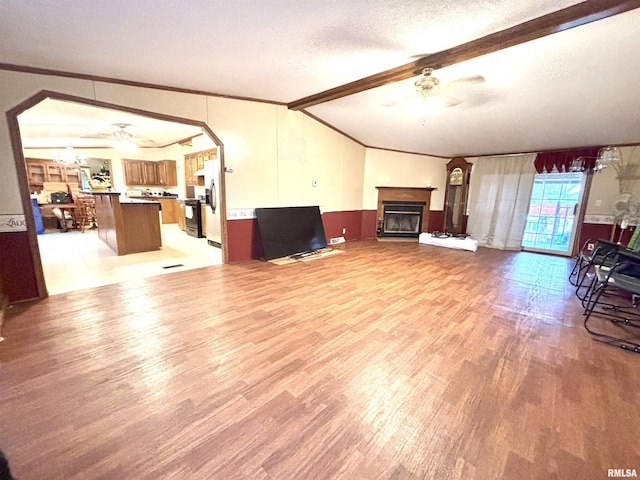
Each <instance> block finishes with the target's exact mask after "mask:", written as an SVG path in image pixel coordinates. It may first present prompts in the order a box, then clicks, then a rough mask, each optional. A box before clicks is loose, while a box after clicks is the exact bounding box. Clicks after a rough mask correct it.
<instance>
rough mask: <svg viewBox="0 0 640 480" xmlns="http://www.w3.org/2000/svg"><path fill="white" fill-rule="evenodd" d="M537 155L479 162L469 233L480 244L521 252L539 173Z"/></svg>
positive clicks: (473, 176) (472, 189)
mask: <svg viewBox="0 0 640 480" xmlns="http://www.w3.org/2000/svg"><path fill="white" fill-rule="evenodd" d="M535 158H536V155H535V154H528V155H512V156H502V157H482V158H478V159H476V162H475V164H474V165H473V171H472V173H471V180H470V186H469V219H468V223H467V232H469V234H470V235H471V236H472V237H473V238H474V239H476V240H478V245H481V246H485V247H491V248H498V249H500V250H505V249H506V250H519V249H520V243H521V242H522V234H523V232H524V226H525V222H526V219H527V211H528V209H529V199H530V197H531V189H532V188H533V180H534V177H535V174H536V170H535V166H534V163H533V161H534V159H535Z"/></svg>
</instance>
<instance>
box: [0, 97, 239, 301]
mask: <svg viewBox="0 0 640 480" xmlns="http://www.w3.org/2000/svg"><path fill="white" fill-rule="evenodd" d="M47 98H50V99H52V100H61V101H68V102H76V103H81V104H84V105H91V106H95V107H99V108H108V109H111V110H118V111H123V112H128V113H132V114H135V115H140V116H144V117H149V118H154V119H156V120H162V121H168V122H174V123H183V124H186V125H192V126H195V127H200V128H202V130H203V131H204V132H205V133H207V135H209V136H210V137H211V139H212V140H213V142H214V143H215V144H216V145H217V146H218V149H219V158H220V170H221V173H224V171H225V163H224V144H223V143H222V141H221V140H220V138H218V136H217V135H216V134H215V133H213V131H212V130H211V129H210V128H209V126H208V125H207V124H206V123H204V122H201V121H197V120H192V119H188V118H182V117H175V116H173V115H168V114H162V113H157V112H151V111H147V110H142V109H139V108H132V107H127V106H123V105H118V104H113V103H108V102H102V101H99V100H93V99H89V98H85V97H78V96H75V95H69V94H65V93H60V92H54V91H50V90H41V91H40V92H38V93H36V94H34V95H32V96H31V97H29V98H28V99H26V100H24V101H23V102H21V103H19V104H18V105H16V106H15V107H13V108H12V109H10V110H8V111H7V113H6V117H7V124H8V128H9V137H10V140H11V147H12V149H13V157H14V161H15V166H16V172H17V177H18V185H19V189H20V200H21V203H22V209H23V212H24V216H25V221H26V224H27V237H28V242H29V250H30V254H31V259H32V262H33V270H34V275H35V281H36V285H37V292H38V298H40V299H42V298H46V297H47V296H48V293H47V289H46V284H45V279H44V271H43V269H42V258H41V257H40V250H39V248H38V239H37V233H36V225H35V219H34V216H33V209H32V205H31V197H30V192H29V182H28V176H27V169H26V164H25V158H24V154H23V149H22V138H21V134H20V124H19V122H18V115H20V114H21V113H22V112H24V111H26V110H28V109H30V108H31V107H33V106H35V105H37V104H38V103H40V102H41V101H43V100H45V99H47ZM220 210H221V223H222V232H221V233H222V261H223V262H224V263H227V262H228V260H229V257H228V255H229V254H228V248H227V245H228V242H227V226H226V211H227V204H226V182H225V176H224V174H221V175H220Z"/></svg>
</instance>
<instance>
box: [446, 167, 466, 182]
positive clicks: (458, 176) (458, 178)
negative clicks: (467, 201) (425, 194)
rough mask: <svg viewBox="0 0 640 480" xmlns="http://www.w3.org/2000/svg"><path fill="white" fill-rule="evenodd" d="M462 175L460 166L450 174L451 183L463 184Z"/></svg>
mask: <svg viewBox="0 0 640 480" xmlns="http://www.w3.org/2000/svg"><path fill="white" fill-rule="evenodd" d="M462 177H463V173H462V169H461V168H460V167H456V168H454V169H453V170H451V174H450V175H449V185H462Z"/></svg>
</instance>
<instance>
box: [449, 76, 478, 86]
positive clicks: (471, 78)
mask: <svg viewBox="0 0 640 480" xmlns="http://www.w3.org/2000/svg"><path fill="white" fill-rule="evenodd" d="M486 81H487V79H486V78H484V77H483V76H482V75H468V76H466V77H460V78H456V79H454V80H450V81H448V82H447V84H448V85H452V84H457V83H475V84H478V83H484V82H486Z"/></svg>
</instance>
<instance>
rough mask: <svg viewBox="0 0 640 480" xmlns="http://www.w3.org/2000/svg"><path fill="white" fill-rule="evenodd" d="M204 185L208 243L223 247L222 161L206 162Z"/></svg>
mask: <svg viewBox="0 0 640 480" xmlns="http://www.w3.org/2000/svg"><path fill="white" fill-rule="evenodd" d="M204 184H205V187H206V194H207V195H206V197H207V209H206V210H207V233H206V235H207V242H209V245H214V246H216V247H221V246H222V221H221V215H220V160H219V159H216V160H207V161H206V162H204Z"/></svg>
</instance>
